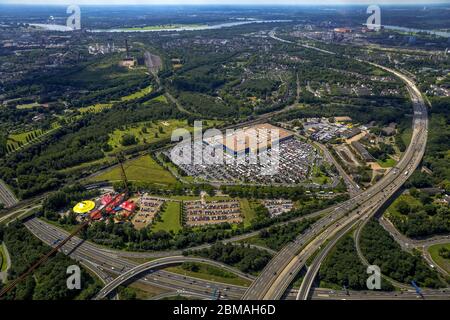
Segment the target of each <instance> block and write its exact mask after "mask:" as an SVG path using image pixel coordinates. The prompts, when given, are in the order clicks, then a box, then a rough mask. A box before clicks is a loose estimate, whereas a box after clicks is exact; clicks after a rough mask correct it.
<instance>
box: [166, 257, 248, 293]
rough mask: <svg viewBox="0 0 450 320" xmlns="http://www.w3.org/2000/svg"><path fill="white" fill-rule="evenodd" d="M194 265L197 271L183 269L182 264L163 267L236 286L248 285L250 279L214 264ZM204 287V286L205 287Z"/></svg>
mask: <svg viewBox="0 0 450 320" xmlns="http://www.w3.org/2000/svg"><path fill="white" fill-rule="evenodd" d="M194 265H195V266H196V267H198V270H197V271H191V270H185V269H184V268H183V267H182V266H176V267H169V268H165V270H166V271H170V272H174V273H178V274H183V275H186V276H190V277H194V278H199V279H204V280H209V281H215V282H221V283H228V284H232V285H237V286H244V287H248V286H249V285H250V281H249V280H246V279H242V278H240V277H239V276H237V275H235V274H233V273H231V272H228V271H225V270H222V269H219V268H217V267H214V266H210V265H207V264H203V263H194ZM205 289H206V288H205Z"/></svg>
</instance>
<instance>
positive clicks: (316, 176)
mask: <svg viewBox="0 0 450 320" xmlns="http://www.w3.org/2000/svg"><path fill="white" fill-rule="evenodd" d="M311 180H312V182H314V183H317V184H320V185H324V184H327V183H331V178H330V177H328V176H326V175H325V172H322V170H320V167H318V166H314V168H313V173H312V176H311Z"/></svg>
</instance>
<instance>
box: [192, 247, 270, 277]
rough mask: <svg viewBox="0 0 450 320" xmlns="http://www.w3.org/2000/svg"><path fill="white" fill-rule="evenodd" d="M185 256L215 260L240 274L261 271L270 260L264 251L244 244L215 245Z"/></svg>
mask: <svg viewBox="0 0 450 320" xmlns="http://www.w3.org/2000/svg"><path fill="white" fill-rule="evenodd" d="M184 254H185V255H197V256H201V257H204V258H208V259H212V260H216V261H219V262H222V263H225V264H229V265H231V266H233V267H236V268H238V269H239V270H241V271H242V272H246V273H253V274H254V273H257V272H259V271H261V270H262V269H263V268H264V267H265V266H266V264H267V263H268V262H269V261H270V259H271V258H272V257H271V256H270V254H269V253H267V252H266V251H264V250H259V249H255V248H250V247H249V246H246V245H244V244H241V245H234V244H231V243H228V244H223V243H216V244H214V245H213V246H211V247H210V248H206V249H202V250H196V251H186V252H184Z"/></svg>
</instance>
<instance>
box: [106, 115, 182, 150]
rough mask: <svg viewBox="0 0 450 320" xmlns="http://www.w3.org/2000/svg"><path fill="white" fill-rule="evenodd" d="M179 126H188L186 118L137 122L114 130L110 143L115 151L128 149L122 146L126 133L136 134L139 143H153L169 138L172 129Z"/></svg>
mask: <svg viewBox="0 0 450 320" xmlns="http://www.w3.org/2000/svg"><path fill="white" fill-rule="evenodd" d="M178 128H188V124H187V121H186V120H168V121H157V122H154V123H152V122H145V123H137V124H134V125H130V126H127V127H126V128H120V129H116V130H114V132H113V133H112V134H111V135H110V139H109V142H108V143H109V145H110V146H111V147H112V148H113V152H117V150H121V149H126V147H124V146H122V144H121V141H122V137H123V136H124V135H125V134H132V135H134V136H135V138H136V140H137V141H138V144H143V143H153V142H158V141H160V140H164V139H167V138H169V137H170V136H171V135H172V131H173V130H175V129H178Z"/></svg>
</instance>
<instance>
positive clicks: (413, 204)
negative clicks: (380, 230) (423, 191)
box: [386, 194, 422, 216]
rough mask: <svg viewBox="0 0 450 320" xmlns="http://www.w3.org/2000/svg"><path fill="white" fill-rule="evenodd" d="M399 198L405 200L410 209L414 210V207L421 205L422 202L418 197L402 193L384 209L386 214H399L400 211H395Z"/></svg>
mask: <svg viewBox="0 0 450 320" xmlns="http://www.w3.org/2000/svg"><path fill="white" fill-rule="evenodd" d="M401 200H404V201H406V202H407V203H408V204H409V205H410V206H411V210H412V211H415V209H417V208H419V207H421V206H422V203H421V202H420V201H419V200H418V199H416V198H414V197H412V196H410V195H409V194H402V195H401V196H400V197H398V198H397V199H395V201H394V202H393V203H392V204H391V205H390V206H389V208H388V209H387V211H386V213H387V216H389V215H390V214H392V215H397V216H400V215H401V214H400V212H398V211H397V203H398V202H399V201H401Z"/></svg>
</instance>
